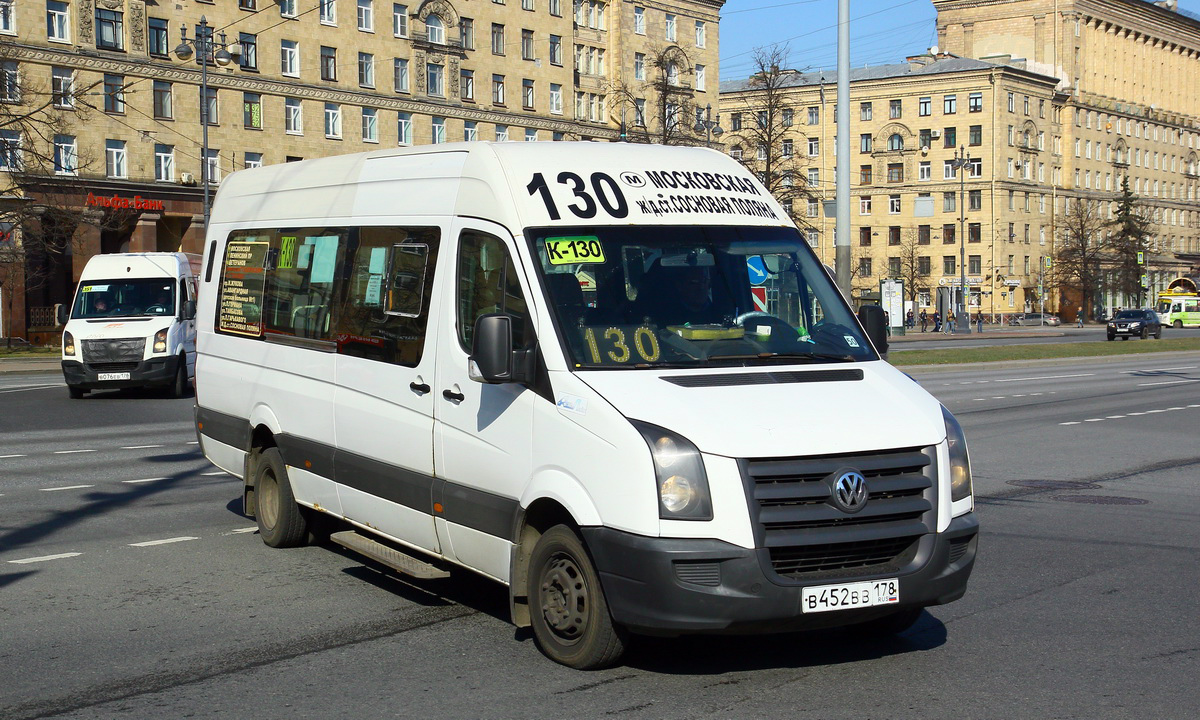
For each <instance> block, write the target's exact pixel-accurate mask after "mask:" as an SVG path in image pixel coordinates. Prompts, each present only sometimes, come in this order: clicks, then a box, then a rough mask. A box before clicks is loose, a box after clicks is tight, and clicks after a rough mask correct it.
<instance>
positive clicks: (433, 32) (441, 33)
mask: <svg viewBox="0 0 1200 720" xmlns="http://www.w3.org/2000/svg"><path fill="white" fill-rule="evenodd" d="M425 30H426V31H427V32H428V33H429V42H431V43H437V44H438V45H445V44H446V26H445V24H444V23H442V19H441V18H440V17H438V16H437V15H430V16H429V17H427V18H425Z"/></svg>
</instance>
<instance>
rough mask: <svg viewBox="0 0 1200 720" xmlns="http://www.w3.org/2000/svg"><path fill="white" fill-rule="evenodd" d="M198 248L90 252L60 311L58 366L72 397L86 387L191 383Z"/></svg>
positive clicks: (177, 393)
mask: <svg viewBox="0 0 1200 720" xmlns="http://www.w3.org/2000/svg"><path fill="white" fill-rule="evenodd" d="M199 268H200V256H199V255H193V254H189V253H181V252H147V253H107V254H103V255H95V256H93V257H92V258H91V259H89V260H88V262H87V265H85V266H84V268H83V274H82V275H81V276H80V278H79V287H78V289H77V290H76V291H75V301H74V303H72V305H71V307H70V309H69V311H68V309H67V308H66V307H64V308H61V309H60V312H61V313H62V314H63V315H64V316H65V317H62V318H60V321H64V322H66V327H65V328H64V329H63V336H62V370H63V377H64V378H65V379H66V382H67V390H68V391H69V392H70V394H71V397H72V398H76V399H78V398H81V397H83V396H84V395H85V394H87V393H88V392H89V391H91V390H111V389H118V388H129V387H161V388H166V389H167V390H168V391H169V392H170V393H171V395H172V396H173V397H184V396H185V395H187V394H188V393H189V392H190V391H191V387H192V386H191V382H192V377H193V376H194V374H195V370H196V321H195V316H196V302H195V298H196V276H197V273H198V272H199Z"/></svg>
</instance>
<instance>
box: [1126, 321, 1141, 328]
mask: <svg viewBox="0 0 1200 720" xmlns="http://www.w3.org/2000/svg"><path fill="white" fill-rule="evenodd" d="M1141 324H1142V323H1141V322H1131V323H1129V327H1131V328H1135V327H1137V326H1138V325H1141Z"/></svg>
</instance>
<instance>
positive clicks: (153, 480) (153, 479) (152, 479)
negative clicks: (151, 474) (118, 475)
mask: <svg viewBox="0 0 1200 720" xmlns="http://www.w3.org/2000/svg"><path fill="white" fill-rule="evenodd" d="M159 480H166V478H165V477H161V478H142V479H141V480H122V481H121V482H123V483H129V484H131V485H132V484H135V483H148V482H158V481H159Z"/></svg>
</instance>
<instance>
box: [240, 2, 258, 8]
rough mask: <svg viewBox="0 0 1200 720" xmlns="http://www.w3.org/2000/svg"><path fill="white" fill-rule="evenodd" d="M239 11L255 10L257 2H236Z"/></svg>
mask: <svg viewBox="0 0 1200 720" xmlns="http://www.w3.org/2000/svg"><path fill="white" fill-rule="evenodd" d="M238 9H239V10H257V9H258V0H238Z"/></svg>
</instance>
